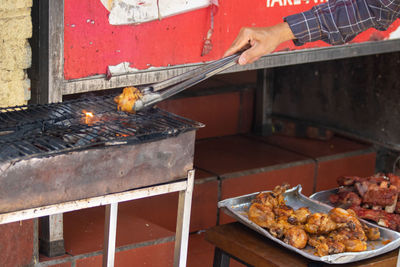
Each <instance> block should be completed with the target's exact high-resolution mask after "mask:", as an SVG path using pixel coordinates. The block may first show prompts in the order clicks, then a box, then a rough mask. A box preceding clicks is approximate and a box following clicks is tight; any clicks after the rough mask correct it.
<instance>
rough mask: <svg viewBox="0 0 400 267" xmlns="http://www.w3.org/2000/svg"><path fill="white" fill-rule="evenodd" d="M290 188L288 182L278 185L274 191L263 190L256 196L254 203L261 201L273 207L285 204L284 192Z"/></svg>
mask: <svg viewBox="0 0 400 267" xmlns="http://www.w3.org/2000/svg"><path fill="white" fill-rule="evenodd" d="M288 188H289V185H288V184H284V185H282V186H279V185H278V186H276V187H275V188H274V190H272V192H263V193H260V194H258V195H257V196H256V197H255V198H254V200H253V203H260V204H262V205H265V206H269V207H271V208H275V207H278V206H282V205H285V198H284V196H283V193H285V191H286V189H288Z"/></svg>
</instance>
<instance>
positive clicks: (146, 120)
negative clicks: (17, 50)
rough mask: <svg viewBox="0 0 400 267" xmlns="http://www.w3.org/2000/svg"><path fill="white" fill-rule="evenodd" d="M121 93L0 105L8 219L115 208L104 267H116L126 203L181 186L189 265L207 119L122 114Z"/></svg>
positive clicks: (0, 205)
mask: <svg viewBox="0 0 400 267" xmlns="http://www.w3.org/2000/svg"><path fill="white" fill-rule="evenodd" d="M113 98H114V96H113V95H108V96H100V97H93V98H85V99H79V100H73V101H66V102H63V103H54V104H46V105H27V106H18V107H10V108H2V109H0V194H1V196H2V197H1V199H0V223H6V222H11V221H17V220H23V219H28V218H35V217H40V216H45V215H53V214H59V213H62V212H67V211H72V210H76V209H81V208H88V207H94V206H99V205H107V206H106V230H105V234H106V236H105V246H104V257H103V265H104V266H112V265H113V254H114V251H115V231H116V218H117V217H116V216H117V215H116V214H117V204H118V202H121V201H127V200H132V199H137V198H142V197H147V196H152V195H157V194H164V193H168V192H176V191H180V192H181V193H180V200H179V207H178V209H179V210H180V212H179V213H178V220H177V237H176V240H177V241H176V242H177V244H176V249H175V263H176V264H180V265H184V263H185V262H186V248H187V238H188V231H189V217H190V203H191V192H192V188H193V177H194V174H193V171H191V170H192V168H193V155H194V141H195V130H196V129H198V128H200V127H202V126H203V124H201V123H198V122H195V121H192V120H189V119H186V118H183V117H180V116H177V115H174V114H171V113H168V112H166V111H163V110H161V109H158V108H147V109H143V110H141V111H139V112H137V113H136V114H129V113H124V112H120V111H117V110H116V104H115V103H114V102H113ZM113 242H114V243H113Z"/></svg>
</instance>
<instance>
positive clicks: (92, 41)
mask: <svg viewBox="0 0 400 267" xmlns="http://www.w3.org/2000/svg"><path fill="white" fill-rule="evenodd" d="M158 1H159V2H161V1H168V0H158ZM103 2H104V0H103ZM109 2H112V1H109ZM144 2H145V1H143V3H144ZM64 3H65V6H64V78H65V79H66V80H70V79H77V78H83V77H89V76H93V75H97V74H105V73H106V70H107V67H108V66H114V65H118V64H120V63H123V62H128V63H129V65H130V67H131V68H136V69H148V68H151V67H166V66H173V65H181V64H187V63H195V62H203V61H210V60H215V59H219V58H220V57H221V56H222V55H223V53H224V51H225V50H226V49H227V48H228V47H229V46H230V44H231V43H232V41H233V39H234V38H235V37H236V35H237V33H238V32H239V30H240V28H241V27H243V26H258V27H262V26H269V25H274V24H276V23H279V22H282V18H283V17H284V16H287V15H290V14H294V13H298V12H301V11H305V10H308V9H310V8H311V7H312V6H313V5H315V4H317V3H315V1H314V0H311V1H308V0H306V1H304V0H248V1H243V0H219V7H218V8H217V9H214V11H215V10H217V12H216V14H215V15H214V32H213V34H212V37H211V41H212V44H213V46H212V50H211V51H210V53H209V54H207V55H205V56H201V53H202V49H203V45H204V41H205V39H206V37H207V32H208V31H209V29H210V25H211V13H212V12H211V9H212V6H209V7H206V8H201V9H197V10H193V11H187V12H186V13H182V14H177V15H172V16H168V17H165V18H163V17H160V20H153V21H149V22H144V23H141V24H129V25H111V24H110V21H109V14H110V11H109V10H108V9H107V8H106V7H105V6H104V5H103V4H102V2H101V0H87V1H82V0H68V1H65V2H64ZM318 3H319V1H318ZM399 26H400V21H399V20H397V21H396V22H395V23H394V24H392V25H391V26H390V28H389V29H388V30H387V31H385V32H379V31H377V30H374V29H370V30H368V31H366V32H364V33H362V34H360V35H359V36H357V38H356V39H355V40H354V41H353V42H363V41H370V40H383V39H388V38H389V36H390V33H392V32H393V31H394V30H396V29H398V28H399ZM397 31H398V30H397ZM321 46H327V44H325V43H323V42H314V43H309V44H306V45H305V46H302V47H295V46H294V45H293V43H292V42H287V43H284V44H282V45H281V46H280V47H279V48H278V50H292V49H304V48H311V47H321Z"/></svg>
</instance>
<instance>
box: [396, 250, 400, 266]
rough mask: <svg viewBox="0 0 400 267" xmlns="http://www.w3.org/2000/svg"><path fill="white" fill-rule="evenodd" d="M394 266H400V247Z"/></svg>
mask: <svg viewBox="0 0 400 267" xmlns="http://www.w3.org/2000/svg"><path fill="white" fill-rule="evenodd" d="M396 267H400V249H399V254H398V255H397V263H396Z"/></svg>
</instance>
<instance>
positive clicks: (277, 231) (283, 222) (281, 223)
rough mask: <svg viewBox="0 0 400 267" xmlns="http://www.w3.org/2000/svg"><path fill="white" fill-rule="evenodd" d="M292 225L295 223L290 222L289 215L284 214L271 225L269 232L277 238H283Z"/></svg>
mask: <svg viewBox="0 0 400 267" xmlns="http://www.w3.org/2000/svg"><path fill="white" fill-rule="evenodd" d="M292 227H294V225H292V224H290V223H289V222H288V217H286V216H282V217H278V218H277V220H276V223H275V224H274V225H272V226H271V227H270V229H269V232H270V233H271V235H273V236H274V237H276V238H282V237H283V236H284V235H285V233H286V231H288V230H289V229H290V228H292Z"/></svg>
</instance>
